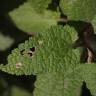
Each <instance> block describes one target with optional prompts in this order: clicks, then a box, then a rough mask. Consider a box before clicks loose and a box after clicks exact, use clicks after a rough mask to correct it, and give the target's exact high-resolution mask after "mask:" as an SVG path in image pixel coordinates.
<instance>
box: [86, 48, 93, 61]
mask: <svg viewBox="0 0 96 96" xmlns="http://www.w3.org/2000/svg"><path fill="white" fill-rule="evenodd" d="M87 51H88V58H87V62H88V63H92V58H93V53H92V52H91V51H90V50H89V49H88V48H87Z"/></svg>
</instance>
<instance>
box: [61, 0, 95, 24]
mask: <svg viewBox="0 0 96 96" xmlns="http://www.w3.org/2000/svg"><path fill="white" fill-rule="evenodd" d="M60 8H61V10H62V11H63V13H64V14H65V15H67V16H68V18H69V19H70V20H82V21H88V22H90V21H91V20H92V19H93V18H94V16H95V15H96V0H60Z"/></svg>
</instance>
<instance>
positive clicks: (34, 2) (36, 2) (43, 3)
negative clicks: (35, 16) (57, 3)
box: [28, 0, 52, 13]
mask: <svg viewBox="0 0 96 96" xmlns="http://www.w3.org/2000/svg"><path fill="white" fill-rule="evenodd" d="M28 1H29V2H30V4H31V6H32V7H33V8H34V9H35V11H37V12H38V13H43V12H44V11H45V10H46V9H47V8H48V5H49V4H50V3H51V1H52V0H28Z"/></svg>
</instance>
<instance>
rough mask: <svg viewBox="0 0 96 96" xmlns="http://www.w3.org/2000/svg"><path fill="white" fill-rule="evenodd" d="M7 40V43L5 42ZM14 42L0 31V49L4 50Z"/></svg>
mask: <svg viewBox="0 0 96 96" xmlns="http://www.w3.org/2000/svg"><path fill="white" fill-rule="evenodd" d="M6 42H7V43H6ZM13 43H14V40H13V39H12V38H10V37H8V36H4V35H3V34H1V33H0V51H1V50H2V51H4V50H6V49H7V48H9V47H10V46H11V45H12V44H13Z"/></svg>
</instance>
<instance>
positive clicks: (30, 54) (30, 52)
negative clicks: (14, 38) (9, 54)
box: [27, 47, 35, 56]
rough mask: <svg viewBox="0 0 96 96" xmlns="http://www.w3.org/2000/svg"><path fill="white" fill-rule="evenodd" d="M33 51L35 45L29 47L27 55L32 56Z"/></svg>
mask: <svg viewBox="0 0 96 96" xmlns="http://www.w3.org/2000/svg"><path fill="white" fill-rule="evenodd" d="M34 52H35V47H32V48H30V50H29V51H28V53H27V54H28V55H29V56H33V53H34Z"/></svg>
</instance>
